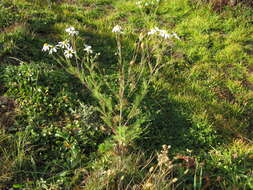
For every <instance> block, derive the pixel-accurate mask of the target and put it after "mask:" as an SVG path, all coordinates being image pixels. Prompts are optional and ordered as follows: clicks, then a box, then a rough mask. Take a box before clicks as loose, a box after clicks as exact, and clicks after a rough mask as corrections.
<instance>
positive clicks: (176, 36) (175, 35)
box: [172, 32, 180, 40]
mask: <svg viewBox="0 0 253 190" xmlns="http://www.w3.org/2000/svg"><path fill="white" fill-rule="evenodd" d="M172 36H173V37H174V38H176V39H178V40H180V38H179V36H178V35H177V34H176V33H175V32H173V34H172Z"/></svg>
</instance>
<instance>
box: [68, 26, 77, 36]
mask: <svg viewBox="0 0 253 190" xmlns="http://www.w3.org/2000/svg"><path fill="white" fill-rule="evenodd" d="M65 31H66V32H67V33H68V34H69V35H70V36H75V35H78V34H79V32H78V31H77V30H76V29H75V28H74V27H73V26H71V27H69V28H66V30H65Z"/></svg>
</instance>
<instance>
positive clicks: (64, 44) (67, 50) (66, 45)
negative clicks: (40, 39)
mask: <svg viewBox="0 0 253 190" xmlns="http://www.w3.org/2000/svg"><path fill="white" fill-rule="evenodd" d="M65 31H66V32H67V33H68V34H69V35H70V36H75V35H78V34H79V32H78V31H77V30H76V29H75V28H74V27H72V26H71V27H69V28H67V29H66V30H65ZM84 46H85V48H84V51H85V52H86V53H88V54H92V53H93V50H92V48H91V46H89V45H86V44H84ZM58 49H61V50H63V54H64V56H65V58H67V59H70V58H72V57H73V56H74V55H76V51H75V50H74V48H73V47H72V46H71V44H70V40H64V41H61V42H58V44H57V45H55V46H53V45H50V44H47V43H45V44H44V45H43V48H42V51H44V52H47V51H48V53H49V54H50V55H51V54H53V53H56V52H57V50H58Z"/></svg>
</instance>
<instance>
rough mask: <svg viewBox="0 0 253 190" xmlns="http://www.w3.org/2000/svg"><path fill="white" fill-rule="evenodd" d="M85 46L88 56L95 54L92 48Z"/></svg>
mask: <svg viewBox="0 0 253 190" xmlns="http://www.w3.org/2000/svg"><path fill="white" fill-rule="evenodd" d="M84 46H85V48H84V51H86V52H87V53H88V54H90V53H93V51H92V49H91V46H88V45H86V44H84Z"/></svg>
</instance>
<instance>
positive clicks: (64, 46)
mask: <svg viewBox="0 0 253 190" xmlns="http://www.w3.org/2000/svg"><path fill="white" fill-rule="evenodd" d="M56 46H57V47H60V48H62V49H67V48H69V47H70V44H69V40H64V41H62V42H59V43H58V44H57V45H56Z"/></svg>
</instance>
